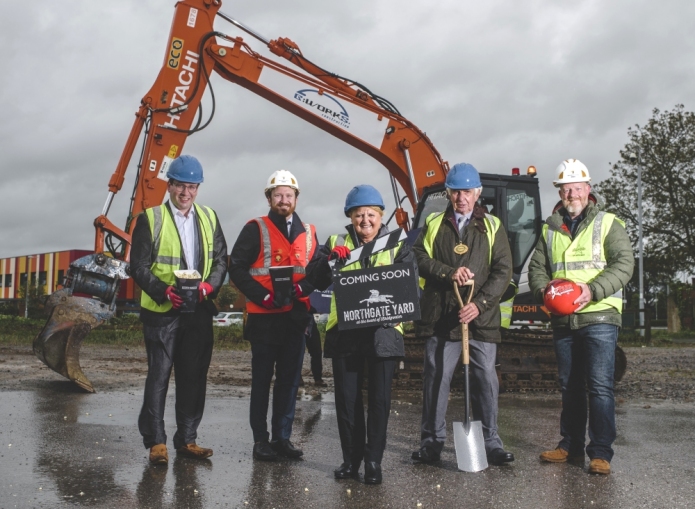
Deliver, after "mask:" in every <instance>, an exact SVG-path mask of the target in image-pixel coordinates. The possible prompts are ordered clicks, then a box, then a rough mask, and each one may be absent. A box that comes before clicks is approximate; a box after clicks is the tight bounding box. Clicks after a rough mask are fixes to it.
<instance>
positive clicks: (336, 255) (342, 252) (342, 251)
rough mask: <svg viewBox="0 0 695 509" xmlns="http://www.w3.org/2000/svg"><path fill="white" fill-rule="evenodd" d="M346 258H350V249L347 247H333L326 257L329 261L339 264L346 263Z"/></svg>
mask: <svg viewBox="0 0 695 509" xmlns="http://www.w3.org/2000/svg"><path fill="white" fill-rule="evenodd" d="M348 258H350V248H349V247H347V246H335V247H334V248H333V250H332V251H331V254H330V255H328V259H329V260H338V261H341V262H344V261H346V260H347V259H348Z"/></svg>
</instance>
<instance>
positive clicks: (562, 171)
mask: <svg viewBox="0 0 695 509" xmlns="http://www.w3.org/2000/svg"><path fill="white" fill-rule="evenodd" d="M555 172H556V173H557V180H555V181H554V182H553V185H554V186H555V187H560V186H561V185H562V184H571V183H572V182H591V175H589V170H588V169H587V167H586V166H585V165H584V163H582V162H581V161H580V160H579V159H565V160H564V161H562V162H561V163H560V166H558V167H557V169H556V170H555Z"/></svg>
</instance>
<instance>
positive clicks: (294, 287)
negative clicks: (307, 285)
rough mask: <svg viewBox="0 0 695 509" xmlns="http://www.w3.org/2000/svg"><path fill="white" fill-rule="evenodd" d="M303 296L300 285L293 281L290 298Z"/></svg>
mask: <svg viewBox="0 0 695 509" xmlns="http://www.w3.org/2000/svg"><path fill="white" fill-rule="evenodd" d="M303 296H304V292H303V291H302V287H301V286H299V284H297V283H294V284H293V285H292V298H293V299H299V298H300V297H303Z"/></svg>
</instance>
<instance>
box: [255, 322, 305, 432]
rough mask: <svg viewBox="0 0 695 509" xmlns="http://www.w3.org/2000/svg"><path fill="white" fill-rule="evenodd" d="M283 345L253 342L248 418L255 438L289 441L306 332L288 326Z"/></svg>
mask: <svg viewBox="0 0 695 509" xmlns="http://www.w3.org/2000/svg"><path fill="white" fill-rule="evenodd" d="M282 339H283V343H282V344H281V345H268V344H264V343H259V342H258V341H254V342H253V343H251V354H252V357H251V402H250V405H249V421H250V424H251V431H253V441H254V442H261V441H264V440H268V439H271V440H272V441H276V440H289V439H290V436H291V435H292V423H293V422H294V411H295V405H296V403H297V391H298V389H299V377H300V376H301V374H302V362H303V361H304V341H305V335H304V333H303V331H301V330H300V331H298V332H295V331H293V330H292V329H291V328H288V330H287V331H286V333H285V334H284V336H283V338H282ZM273 373H275V383H274V385H273V415H272V417H271V419H270V422H271V433H272V436H271V435H270V434H269V433H268V422H267V421H268V405H269V400H270V382H271V380H272V378H273Z"/></svg>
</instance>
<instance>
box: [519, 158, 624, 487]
mask: <svg viewBox="0 0 695 509" xmlns="http://www.w3.org/2000/svg"><path fill="white" fill-rule="evenodd" d="M590 181H591V176H590V175H589V170H588V169H587V167H586V166H585V165H584V164H582V163H581V162H580V161H578V160H577V159H567V160H565V161H563V162H562V163H560V165H559V166H558V168H557V179H556V180H555V181H554V182H553V184H554V185H555V187H557V188H559V194H560V201H559V202H558V204H557V205H556V207H555V210H554V211H553V214H552V215H551V216H550V217H549V218H548V219H547V220H546V222H545V224H544V225H543V233H542V235H541V238H540V239H539V240H538V244H537V245H536V250H535V252H534V253H533V256H532V257H531V261H530V263H529V285H530V286H531V291H532V292H533V295H534V297H535V299H536V300H537V301H538V302H539V303H542V302H543V295H544V293H545V292H546V290H547V288H548V287H549V286H550V285H549V283H550V282H551V280H554V279H569V280H571V281H574V282H575V283H577V285H579V287H580V288H581V290H582V292H581V295H580V296H579V297H577V299H576V300H575V302H574V304H575V305H578V306H579V307H578V308H577V309H576V310H575V311H574V313H572V314H569V315H566V316H557V315H552V317H551V324H552V327H553V339H554V344H555V355H556V357H557V363H558V376H559V382H560V387H561V389H562V414H561V416H560V434H561V435H562V439H561V440H560V443H559V444H558V446H557V447H556V448H555V449H554V450H550V451H545V452H543V453H542V454H541V456H540V457H541V460H542V461H546V462H551V463H563V462H565V461H568V460H579V461H581V462H582V463H583V462H584V451H585V447H584V444H585V440H586V438H585V437H586V423H587V413H588V419H589V445H588V446H587V447H586V454H587V455H588V456H589V459H590V460H591V461H590V464H589V473H592V474H603V475H605V474H609V473H610V471H611V468H610V462H611V459H612V458H613V448H612V444H613V441H614V440H615V435H616V431H615V398H614V395H613V376H614V370H615V349H616V346H617V341H618V328H619V327H620V326H621V323H622V319H621V312H622V304H623V298H622V289H623V286H625V285H626V284H627V282H628V281H629V280H630V277H631V276H632V271H633V267H634V255H633V253H632V244H631V243H630V238H629V237H628V235H627V232H626V231H625V225H624V223H623V222H622V221H621V220H620V219H618V218H617V217H615V215H614V214H611V213H609V212H604V210H603V209H604V203H603V199H602V198H601V197H600V196H598V195H595V194H592V193H591V185H590ZM587 385H588V389H589V390H588V394H589V405H588V409H587V391H586V386H587Z"/></svg>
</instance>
